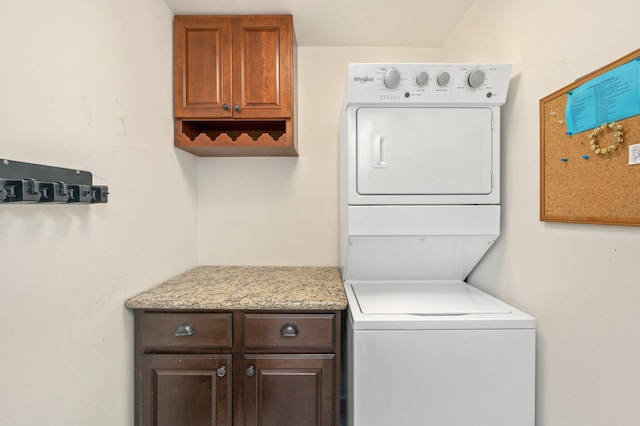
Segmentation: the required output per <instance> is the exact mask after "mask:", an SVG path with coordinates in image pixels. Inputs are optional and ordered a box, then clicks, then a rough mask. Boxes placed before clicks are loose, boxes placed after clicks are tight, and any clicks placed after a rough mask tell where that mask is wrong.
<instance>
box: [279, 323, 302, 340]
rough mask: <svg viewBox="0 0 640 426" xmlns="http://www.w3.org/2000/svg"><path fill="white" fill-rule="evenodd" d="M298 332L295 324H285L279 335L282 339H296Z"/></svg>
mask: <svg viewBox="0 0 640 426" xmlns="http://www.w3.org/2000/svg"><path fill="white" fill-rule="evenodd" d="M299 332H300V331H298V327H296V325H295V324H290V323H287V324H285V325H283V326H282V328H281V329H280V335H281V336H282V337H296V336H297V335H298V333H299Z"/></svg>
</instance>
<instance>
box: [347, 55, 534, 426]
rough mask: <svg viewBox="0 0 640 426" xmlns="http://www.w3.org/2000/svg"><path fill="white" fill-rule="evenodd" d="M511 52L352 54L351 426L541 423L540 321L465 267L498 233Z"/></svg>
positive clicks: (349, 186) (349, 211)
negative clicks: (441, 57)
mask: <svg viewBox="0 0 640 426" xmlns="http://www.w3.org/2000/svg"><path fill="white" fill-rule="evenodd" d="M510 72H511V66H510V65H487V64H350V65H349V80H348V86H347V94H346V97H345V104H344V109H343V111H342V118H341V130H340V131H341V135H340V138H341V142H340V175H341V177H340V249H341V252H340V257H341V271H342V277H343V280H344V288H345V291H346V294H347V299H348V302H349V314H348V316H347V320H346V322H347V324H346V332H345V336H346V342H345V348H344V350H345V354H346V357H347V362H346V366H345V368H346V372H345V373H346V374H345V376H346V378H345V380H346V389H347V425H348V426H420V425H429V426H533V425H534V400H535V395H534V392H535V322H534V319H533V318H532V317H530V316H529V315H527V314H525V313H523V312H521V311H519V310H518V309H516V308H514V307H512V306H509V305H508V304H506V303H504V302H502V301H500V300H498V299H496V298H494V297H492V296H490V295H488V294H486V293H484V292H482V291H480V290H479V289H477V288H474V287H473V286H471V285H469V284H468V283H467V282H465V279H466V278H467V276H468V275H469V273H470V272H471V270H472V269H473V268H474V267H475V265H476V264H477V263H478V262H479V261H480V259H481V258H482V256H483V255H484V254H485V253H486V252H487V250H489V248H490V247H491V245H492V244H493V242H494V241H495V240H496V239H497V238H498V236H499V234H500V107H501V105H503V104H504V103H505V100H506V95H507V89H508V84H509V77H510Z"/></svg>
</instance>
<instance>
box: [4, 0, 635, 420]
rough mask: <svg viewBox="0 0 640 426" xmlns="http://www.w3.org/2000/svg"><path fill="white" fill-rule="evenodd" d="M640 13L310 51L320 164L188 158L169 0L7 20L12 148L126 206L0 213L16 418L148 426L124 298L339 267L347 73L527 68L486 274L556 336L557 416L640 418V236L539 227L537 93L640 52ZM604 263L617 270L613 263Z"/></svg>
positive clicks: (13, 154) (305, 119) (491, 10)
mask: <svg viewBox="0 0 640 426" xmlns="http://www.w3.org/2000/svg"><path fill="white" fill-rule="evenodd" d="M637 16H640V4H639V3H637V2H635V1H631V0H627V1H622V0H611V1H607V2H605V1H600V0H598V1H595V0H591V1H588V2H585V1H584V0H583V1H577V0H565V1H563V2H553V1H550V0H540V1H537V2H533V3H529V2H520V1H512V0H501V1H497V0H483V1H481V2H476V4H475V5H474V6H473V7H472V8H471V9H470V11H469V13H468V15H467V16H466V17H465V19H464V20H463V22H461V24H460V25H459V27H458V29H457V30H456V31H455V32H454V34H452V36H451V37H450V38H449V40H448V42H447V43H446V45H445V46H444V48H443V50H442V51H440V50H439V49H402V48H397V49H391V48H385V49H379V48H358V47H353V48H311V47H300V50H299V73H298V78H299V80H298V83H299V99H298V112H299V122H298V135H299V144H300V157H299V158H297V159H293V158H241V159H233V158H211V159H209V158H207V159H196V158H195V157H193V156H191V155H190V154H185V153H183V152H181V151H177V150H175V149H174V148H173V147H172V126H171V114H172V111H171V104H172V100H171V78H172V77H171V14H170V12H169V10H168V9H167V8H166V6H165V5H164V3H163V2H162V1H161V0H139V1H136V2H129V1H124V0H94V1H92V2H86V1H81V0H61V1H58V2H50V1H47V0H29V1H22V2H13V3H12V5H11V8H4V9H3V12H2V14H0V40H2V41H1V42H0V57H1V58H3V61H2V67H0V93H2V95H1V96H0V117H1V119H0V157H2V158H10V159H15V160H21V161H29V162H35V163H44V164H52V165H58V166H63V167H73V168H76V167H77V168H82V169H84V170H89V171H92V172H93V173H94V181H95V182H96V183H98V184H106V185H109V188H110V191H111V195H110V201H109V203H108V204H106V205H95V206H39V205H32V206H6V205H4V206H0V224H1V225H2V232H1V233H0V267H1V269H0V271H1V273H0V289H2V297H0V322H1V324H2V329H3V332H2V338H3V345H2V351H0V382H1V383H2V386H0V426H32V425H52V426H76V425H77V426H85V425H104V426H113V425H118V426H121V425H132V424H133V357H132V338H133V335H132V326H133V321H132V316H131V313H130V312H128V311H127V310H126V309H124V307H123V302H124V300H125V299H126V298H127V297H129V296H131V295H133V294H135V293H137V292H139V291H141V290H143V289H146V288H148V287H150V286H152V285H154V284H156V283H158V282H160V281H162V280H164V279H166V278H168V277H170V276H172V275H174V274H177V273H179V272H182V271H184V270H186V269H188V268H190V267H191V266H194V265H196V264H264V265H267V264H268V265H284V264H295V265H337V263H338V243H337V238H338V236H337V225H338V224H337V220H338V217H337V207H338V206H337V201H338V200H337V198H338V196H337V193H338V188H337V132H338V130H337V126H338V118H339V110H340V105H341V101H342V96H343V92H344V88H345V79H346V65H347V63H349V62H366V61H374V62H377V61H437V60H440V59H442V60H445V61H452V62H453V61H483V62H485V61H486V62H490V61H495V62H509V63H513V64H514V73H513V78H512V81H511V90H510V95H509V100H508V104H507V106H506V107H505V108H504V111H503V123H502V124H503V137H504V140H503V182H502V187H503V206H504V216H503V227H502V228H503V235H502V237H501V239H500V240H499V241H498V243H497V244H496V246H495V247H494V248H493V249H492V250H491V251H490V253H489V254H488V255H487V257H486V258H485V259H484V260H483V262H482V263H481V265H480V266H479V267H478V269H477V270H476V271H475V272H474V274H473V275H472V277H471V281H472V282H473V283H475V284H477V285H478V286H480V287H482V288H484V289H486V290H488V291H489V292H491V293H493V294H495V295H496V296H499V297H501V298H504V299H505V300H507V301H508V302H511V303H513V304H515V305H516V306H518V307H520V308H522V309H524V310H525V311H528V312H529V313H531V314H533V315H534V316H535V317H536V319H537V323H538V403H537V405H538V409H537V411H538V425H544V426H567V425H580V426H596V425H597V426H600V425H603V424H607V425H616V426H632V425H637V419H639V418H640V409H639V408H638V404H637V401H638V398H639V396H640V395H639V393H638V386H637V381H638V377H640V370H639V368H638V366H637V365H638V364H637V360H638V359H640V335H639V331H638V327H637V324H638V323H640V310H638V303H637V301H638V300H640V287H638V286H637V282H638V280H637V279H636V277H635V276H634V272H635V267H636V264H637V259H638V258H640V244H638V241H639V238H640V229H636V228H630V227H612V226H593V225H565V224H547V223H540V222H539V221H538V191H539V189H538V179H539V175H538V116H537V108H538V100H539V99H540V98H541V97H544V96H545V95H547V94H548V93H550V92H552V91H554V90H556V89H557V88H560V87H562V86H564V85H566V84H568V83H569V82H571V81H573V80H574V79H575V78H577V77H579V76H581V75H583V74H585V73H587V72H589V71H591V70H593V69H595V68H598V67H600V66H602V65H604V64H606V63H608V62H610V61H612V60H614V59H616V58H618V57H620V56H623V55H624V54H626V53H628V52H630V51H631V50H633V49H636V48H637V47H638V45H637V40H639V39H640V30H639V29H638V28H640V27H638V25H637V23H636V22H635V21H636V17H637ZM595 261H598V262H597V263H598V265H596V262H595Z"/></svg>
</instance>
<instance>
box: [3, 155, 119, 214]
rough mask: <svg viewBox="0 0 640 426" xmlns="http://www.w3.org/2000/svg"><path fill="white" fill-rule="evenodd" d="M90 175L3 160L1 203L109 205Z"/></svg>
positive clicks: (102, 188)
mask: <svg viewBox="0 0 640 426" xmlns="http://www.w3.org/2000/svg"><path fill="white" fill-rule="evenodd" d="M92 181H93V175H92V174H91V173H90V172H86V171H82V170H74V169H64V168H61V167H53V166H44V165H41V164H32V163H23V162H20V161H13V160H6V159H0V203H57V204H65V203H70V204H73V203H78V204H92V203H106V202H107V201H108V197H107V195H108V194H109V188H108V187H107V186H103V185H93V182H92Z"/></svg>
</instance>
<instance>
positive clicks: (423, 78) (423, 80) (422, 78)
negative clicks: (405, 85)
mask: <svg viewBox="0 0 640 426" xmlns="http://www.w3.org/2000/svg"><path fill="white" fill-rule="evenodd" d="M428 82H429V74H427V73H426V72H424V71H422V72H421V73H420V74H418V75H417V76H416V83H418V86H420V87H422V86H424V85H425V84H427V83H428Z"/></svg>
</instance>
